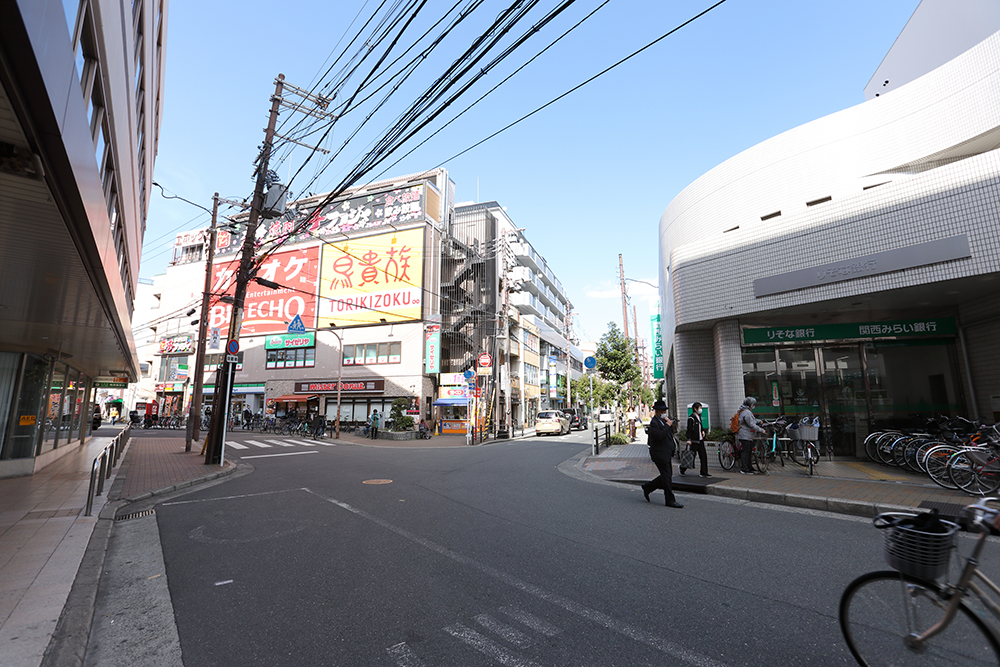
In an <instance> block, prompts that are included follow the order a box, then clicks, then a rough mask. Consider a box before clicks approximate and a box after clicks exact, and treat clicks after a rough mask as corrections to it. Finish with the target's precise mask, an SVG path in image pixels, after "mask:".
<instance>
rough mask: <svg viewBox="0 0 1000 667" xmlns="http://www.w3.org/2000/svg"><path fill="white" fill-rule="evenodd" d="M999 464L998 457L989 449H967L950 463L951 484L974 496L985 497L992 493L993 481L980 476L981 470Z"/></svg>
mask: <svg viewBox="0 0 1000 667" xmlns="http://www.w3.org/2000/svg"><path fill="white" fill-rule="evenodd" d="M991 463H992V464H993V465H994V466H995V465H996V463H997V455H996V454H994V453H992V452H991V450H989V449H985V448H982V449H978V448H977V449H966V450H964V451H961V452H959V453H958V454H955V455H954V456H953V457H951V460H950V461H949V462H948V475H949V476H950V477H951V483H952V484H954V485H955V486H957V487H958V488H960V489H961V490H962V491H965V492H966V493H968V494H969V495H972V496H985V495H987V494H988V493H991V492H992V490H993V489H992V488H990V487H991V486H992V484H991V483H992V480H991V479H989V478H988V477H985V476H980V475H979V470H981V469H983V468H985V467H987V466H988V465H989V464H991ZM981 482H982V483H981Z"/></svg>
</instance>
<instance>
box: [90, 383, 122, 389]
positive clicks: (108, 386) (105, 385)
mask: <svg viewBox="0 0 1000 667" xmlns="http://www.w3.org/2000/svg"><path fill="white" fill-rule="evenodd" d="M94 386H95V387H97V388H98V389H128V383H127V382H95V383H94Z"/></svg>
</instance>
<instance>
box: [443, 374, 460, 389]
mask: <svg viewBox="0 0 1000 667" xmlns="http://www.w3.org/2000/svg"><path fill="white" fill-rule="evenodd" d="M438 384H439V385H441V386H442V387H452V386H455V385H457V384H465V374H464V373H441V374H439V375H438Z"/></svg>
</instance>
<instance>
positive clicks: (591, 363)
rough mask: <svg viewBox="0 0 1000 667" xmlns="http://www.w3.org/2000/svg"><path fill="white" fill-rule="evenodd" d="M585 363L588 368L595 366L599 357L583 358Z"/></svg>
mask: <svg viewBox="0 0 1000 667" xmlns="http://www.w3.org/2000/svg"><path fill="white" fill-rule="evenodd" d="M583 365H584V366H586V367H587V368H594V367H595V366H597V359H595V358H594V357H587V358H586V359H584V360H583Z"/></svg>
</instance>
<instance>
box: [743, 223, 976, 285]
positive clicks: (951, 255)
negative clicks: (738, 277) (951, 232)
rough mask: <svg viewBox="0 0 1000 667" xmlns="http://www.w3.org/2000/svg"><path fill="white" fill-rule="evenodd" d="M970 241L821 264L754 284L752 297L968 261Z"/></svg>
mask: <svg viewBox="0 0 1000 667" xmlns="http://www.w3.org/2000/svg"><path fill="white" fill-rule="evenodd" d="M971 256H972V251H971V249H970V248H969V237H968V235H966V234H959V235H957V236H951V237H949V238H946V239H938V240H937V241H928V242H926V243H917V244H915V245H911V246H906V247H905V248H894V249H892V250H884V251H882V252H876V253H873V254H871V255H863V256H860V257H852V258H850V259H845V260H842V261H839V262H831V263H829V264H821V265H819V266H813V267H810V268H808V269H799V270H797V271H789V272H788V273H781V274H778V275H776V276H767V277H766V278H758V279H756V280H754V281H753V293H754V296H755V297H757V298H760V297H762V296H769V295H772V294H781V293H782V292H791V291H793V290H797V289H804V288H807V287H818V286H820V285H828V284H830V283H837V282H841V281H844V280H853V279H855V278H866V277H868V276H876V275H880V274H883V273H890V272H892V271H901V270H903V269H912V268H916V267H918V266H927V265H928V264H937V263H939V262H949V261H952V260H956V259H964V258H966V257H971Z"/></svg>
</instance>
